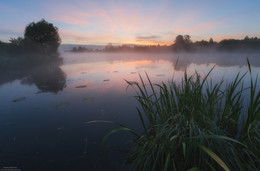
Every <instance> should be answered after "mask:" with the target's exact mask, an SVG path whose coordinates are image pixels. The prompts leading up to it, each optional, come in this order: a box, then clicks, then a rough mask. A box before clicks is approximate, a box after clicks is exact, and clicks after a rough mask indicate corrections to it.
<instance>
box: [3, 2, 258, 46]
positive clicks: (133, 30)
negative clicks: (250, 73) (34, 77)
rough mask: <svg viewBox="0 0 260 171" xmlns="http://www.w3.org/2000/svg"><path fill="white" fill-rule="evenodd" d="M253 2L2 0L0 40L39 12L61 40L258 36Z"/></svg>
mask: <svg viewBox="0 0 260 171" xmlns="http://www.w3.org/2000/svg"><path fill="white" fill-rule="evenodd" d="M257 5H260V2H259V1H257V0H252V1H250V2H245V1H242V0H236V1H235V0H231V1H228V2H226V1H224V0H220V1H218V2H208V1H204V0H199V1H196V2H194V1H191V0H188V1H185V2H176V1H171V0H162V1H155V0H150V1H146V0H144V1H137V0H133V1H117V0H111V1H107V0H99V1H95V2H94V1H89V0H87V1H83V0H75V1H71V0H65V1H62V0H57V1H55V4H53V2H52V1H50V0H46V1H44V2H43V1H38V0H36V1H31V0H29V1H28V2H26V3H22V2H21V1H18V0H14V1H7V0H3V1H2V2H0V9H1V10H0V22H1V23H5V24H4V25H2V26H1V27H0V40H1V41H4V42H8V40H9V39H10V38H11V37H12V38H15V37H18V36H23V31H24V28H25V27H26V25H27V24H29V23H30V22H37V21H39V20H41V19H42V18H44V19H46V21H48V22H51V23H53V24H54V25H55V26H56V27H58V28H59V33H60V37H61V39H62V44H81V45H84V44H86V45H106V44H108V43H113V44H140V45H141V44H142V45H157V44H160V45H170V44H172V43H173V41H174V39H175V37H176V36H177V35H185V34H188V35H190V36H191V39H192V40H193V41H198V40H202V39H204V40H209V39H210V38H211V37H212V38H213V40H215V41H220V40H222V39H227V38H234V39H243V38H244V37H245V36H249V37H260V32H259V30H260V24H259V23H260V22H259V21H260V11H259V10H258V8H257Z"/></svg>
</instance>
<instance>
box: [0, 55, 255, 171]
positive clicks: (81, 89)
mask: <svg viewBox="0 0 260 171" xmlns="http://www.w3.org/2000/svg"><path fill="white" fill-rule="evenodd" d="M61 56H62V58H63V64H62V65H61V64H60V63H57V62H56V63H55V62H53V63H48V64H43V65H37V66H31V67H27V68H22V69H21V68H18V69H15V68H12V69H9V70H4V71H3V72H1V73H0V95H1V98H0V111H1V114H0V135H1V136H2V138H1V139H0V161H2V164H4V165H5V166H15V167H18V168H21V169H22V170H124V169H125V168H122V167H121V166H122V163H123V161H124V158H125V156H126V152H127V151H128V149H129V145H128V144H125V142H127V141H128V140H129V139H130V138H131V136H130V135H129V134H126V133H117V134H115V135H113V136H111V137H110V138H109V139H108V141H107V143H106V144H105V147H104V148H105V153H104V154H102V153H101V152H100V143H101V139H102V137H103V136H104V135H105V134H106V133H107V131H108V130H111V129H113V128H116V127H117V126H116V125H112V124H105V123H103V124H86V123H88V122H89V121H92V120H111V121H114V122H118V123H122V124H124V125H126V126H128V127H130V128H133V129H134V130H136V131H139V132H140V131H142V129H141V124H140V122H139V120H138V114H137V113H136V108H135V106H136V105H137V102H136V100H135V99H134V98H133V96H134V95H135V91H134V90H133V89H131V88H128V89H127V84H126V82H125V80H129V81H139V75H138V74H141V75H143V76H144V73H145V72H147V73H148V75H149V76H150V78H151V80H152V82H155V83H160V82H161V81H168V80H169V79H171V78H174V80H175V81H180V80H181V79H182V76H183V73H184V71H185V70H187V72H188V73H189V74H192V73H194V71H198V72H199V73H200V74H202V76H203V75H206V74H207V72H208V71H209V70H210V69H211V68H212V67H213V66H214V65H216V67H215V69H214V71H213V73H212V75H211V78H212V79H213V81H219V80H221V79H222V78H223V77H224V79H225V80H232V79H233V78H234V76H235V75H236V74H237V72H239V71H241V72H246V71H247V66H246V57H248V58H249V59H250V61H251V65H252V69H253V71H254V72H255V74H257V73H258V72H260V54H214V53H212V54H160V53H158V54H148V53H144V54H123V53H121V54H120V53H117V54H113V53H107V54H105V53H85V54H84V53H82V54H78V53H77V54H73V53H64V54H62V55H61ZM178 58H179V60H178V62H177V64H176V61H177V59H178ZM36 168H37V169H36ZM39 168H41V169H39Z"/></svg>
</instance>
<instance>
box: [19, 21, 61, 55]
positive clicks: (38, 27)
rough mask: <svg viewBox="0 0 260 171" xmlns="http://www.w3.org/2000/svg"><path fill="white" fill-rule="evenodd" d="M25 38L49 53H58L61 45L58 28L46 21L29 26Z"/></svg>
mask: <svg viewBox="0 0 260 171" xmlns="http://www.w3.org/2000/svg"><path fill="white" fill-rule="evenodd" d="M24 38H25V39H28V40H29V41H31V42H33V43H35V44H36V46H38V49H40V50H42V51H44V52H47V53H50V52H55V51H57V49H58V47H59V45H60V43H61V39H60V37H59V33H58V28H57V27H54V26H53V24H51V23H48V22H46V21H45V20H44V19H42V20H41V21H39V22H37V23H34V22H32V23H30V24H29V25H27V26H26V28H25V32H24Z"/></svg>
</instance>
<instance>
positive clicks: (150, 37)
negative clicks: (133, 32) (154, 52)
mask: <svg viewBox="0 0 260 171" xmlns="http://www.w3.org/2000/svg"><path fill="white" fill-rule="evenodd" d="M160 37H161V36H157V35H151V36H137V37H136V39H137V40H151V39H158V38H160Z"/></svg>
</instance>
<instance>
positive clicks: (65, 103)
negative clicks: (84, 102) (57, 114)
mask: <svg viewBox="0 0 260 171" xmlns="http://www.w3.org/2000/svg"><path fill="white" fill-rule="evenodd" d="M69 105H70V104H69V103H68V102H61V103H60V104H58V105H56V107H55V108H56V109H61V108H64V107H67V106H69Z"/></svg>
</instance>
